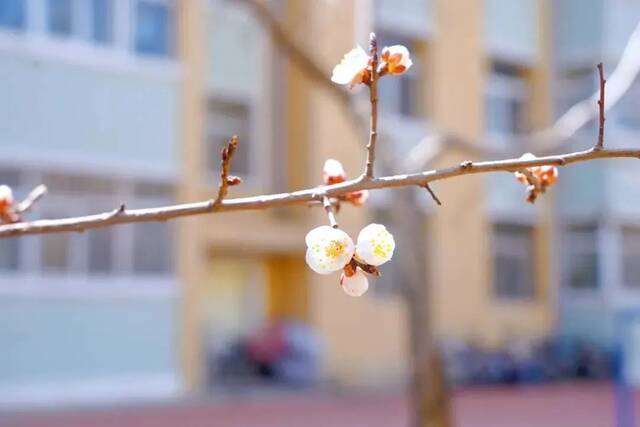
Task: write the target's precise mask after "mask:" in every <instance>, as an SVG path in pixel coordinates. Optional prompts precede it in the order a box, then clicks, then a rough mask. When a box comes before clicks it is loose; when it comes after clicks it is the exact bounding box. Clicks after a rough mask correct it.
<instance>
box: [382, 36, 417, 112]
mask: <svg viewBox="0 0 640 427" xmlns="http://www.w3.org/2000/svg"><path fill="white" fill-rule="evenodd" d="M397 44H400V45H403V46H406V47H407V48H408V49H409V51H411V52H412V61H413V62H414V65H413V66H412V67H411V69H410V70H409V71H408V72H406V73H405V74H403V75H401V76H396V77H393V78H382V79H380V81H379V83H378V92H379V93H378V95H379V97H380V99H384V102H382V103H381V104H380V109H381V111H382V112H385V113H388V114H393V115H397V116H403V117H420V107H421V106H420V104H421V98H420V94H421V89H420V79H419V77H420V71H419V68H420V58H418V56H417V55H416V54H415V49H413V48H412V47H413V46H414V45H415V43H414V42H413V41H412V40H410V39H407V38H405V37H400V36H397V35H393V34H390V33H385V32H383V31H380V32H379V33H378V46H380V47H381V48H383V47H384V46H393V45H397Z"/></svg>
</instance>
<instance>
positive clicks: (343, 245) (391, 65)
mask: <svg viewBox="0 0 640 427" xmlns="http://www.w3.org/2000/svg"><path fill="white" fill-rule="evenodd" d="M411 65H412V61H411V58H410V55H409V51H408V50H407V49H406V47H404V46H390V47H385V48H383V49H382V51H381V53H380V55H379V56H378V47H377V40H376V38H375V35H373V34H372V35H371V38H370V50H369V53H367V52H365V51H364V49H362V48H360V47H357V48H356V49H353V50H352V51H350V52H349V53H347V54H346V55H345V56H344V58H343V60H342V61H341V62H340V63H339V64H338V65H337V66H336V67H335V68H334V70H333V75H332V77H331V80H332V81H333V82H334V83H338V84H341V85H345V86H347V87H348V88H352V87H353V86H355V85H360V84H362V85H365V86H367V87H368V88H369V91H370V93H369V94H370V97H369V99H370V103H371V117H370V129H369V141H368V144H367V148H366V153H367V156H366V163H365V167H364V172H363V173H362V175H360V176H359V177H357V178H354V179H347V175H346V173H345V171H344V168H343V166H342V164H341V163H340V162H339V161H337V160H335V159H329V160H327V161H326V162H325V164H324V168H323V171H322V181H323V184H322V185H321V186H319V187H315V188H308V189H305V190H300V191H295V192H291V193H279V194H270V195H260V196H253V197H244V198H235V199H226V196H227V192H228V188H229V187H230V186H233V185H237V184H239V183H240V179H239V178H237V177H234V176H232V175H230V170H231V161H232V158H233V155H234V153H235V151H236V149H237V146H238V140H237V138H236V137H232V138H231V140H230V141H229V143H228V144H227V145H226V146H225V148H224V149H223V150H222V153H221V172H220V184H219V187H218V193H217V196H216V197H215V198H212V199H209V200H205V201H201V202H195V203H186V204H180V205H172V206H164V207H158V208H147V209H126V208H125V207H124V205H121V206H120V207H118V208H117V209H115V210H112V211H109V212H105V213H101V214H96V215H89V216H82V217H73V218H63V219H52V220H49V219H43V220H37V221H30V222H21V221H22V218H21V216H22V214H24V213H25V212H26V211H28V210H29V208H30V207H31V206H32V205H33V204H34V203H35V202H36V201H37V200H38V199H39V198H40V197H42V195H44V194H45V192H46V188H45V187H44V186H41V187H38V188H36V189H35V190H34V191H33V192H32V193H31V194H30V195H29V197H27V198H26V199H25V200H24V201H23V202H21V203H18V204H16V203H14V199H13V193H12V191H11V189H10V188H9V187H7V186H0V222H2V223H4V225H0V238H7V237H14V236H24V235H31V234H44V233H59V232H68V231H84V230H88V229H93V228H101V227H107V226H111V225H115V224H125V223H136V222H148V221H165V220H168V219H173V218H178V217H183V216H191V215H200V214H209V213H215V212H223V211H237V210H251V209H266V208H271V207H277V206H284V205H293V204H321V205H322V206H323V207H324V209H325V210H326V212H327V216H328V220H329V224H330V225H328V226H320V227H316V228H314V229H313V230H311V231H310V232H309V233H308V234H307V237H306V239H305V240H306V245H307V255H306V260H307V263H308V264H309V266H310V267H311V268H312V269H313V270H314V271H316V272H318V273H320V274H329V273H331V272H334V271H340V270H342V277H341V279H340V283H341V285H342V287H343V289H344V290H345V292H346V293H347V294H349V295H352V296H358V295H362V294H363V293H364V292H365V291H366V289H367V288H368V279H367V275H374V276H378V275H380V271H379V270H378V267H379V266H380V265H382V264H384V263H386V262H387V261H389V260H390V259H391V257H392V255H393V252H394V249H395V241H394V239H393V236H392V235H391V233H390V232H389V231H388V230H387V229H386V227H385V226H384V225H381V224H370V225H368V226H367V227H365V228H364V229H363V230H362V231H361V232H360V233H359V235H358V238H357V239H356V243H354V242H353V240H352V239H351V237H350V236H349V235H348V234H347V233H345V232H344V231H343V230H340V229H339V228H338V223H337V220H336V217H335V215H336V212H337V211H338V209H339V208H340V204H341V203H344V202H346V203H351V204H353V205H355V206H362V205H363V204H364V203H365V202H366V201H367V199H368V196H369V190H374V189H381V188H396V187H408V186H416V185H417V186H420V187H424V188H425V189H427V191H429V193H430V194H431V196H432V197H433V199H434V201H436V203H438V204H440V200H439V199H438V197H437V196H436V195H435V193H434V192H433V191H432V189H431V187H430V186H429V184H430V183H431V182H433V181H438V180H443V179H449V178H454V177H458V176H463V175H471V174H479V173H489V172H510V173H514V174H515V177H516V179H517V180H518V181H520V182H522V183H523V184H525V185H526V186H527V201H529V202H531V203H533V202H534V201H535V200H536V199H537V198H538V197H539V196H540V195H541V194H544V193H545V192H546V191H547V190H548V189H549V188H550V187H551V186H553V185H554V184H555V183H556V182H557V181H558V169H557V168H558V167H559V166H565V165H569V164H572V163H578V162H585V161H591V160H596V159H611V158H640V149H638V150H633V149H627V150H613V149H605V148H604V122H605V118H604V111H605V110H604V108H603V106H604V84H605V80H604V73H603V71H602V66H601V65H600V66H599V67H598V70H599V74H600V89H601V93H600V100H599V105H600V128H599V133H598V140H597V143H596V144H595V145H594V147H593V148H592V149H590V150H586V151H578V152H572V153H567V154H561V155H555V156H546V157H535V156H534V155H533V154H530V153H527V154H525V155H523V156H522V157H520V158H515V159H507V160H495V161H485V162H472V161H465V162H462V163H460V164H457V165H452V166H449V167H445V168H442V169H433V170H426V171H423V172H418V173H413V174H400V175H392V176H384V177H376V176H375V175H374V164H375V149H376V136H377V105H378V96H377V82H378V79H380V78H386V77H393V76H397V75H401V74H403V73H405V72H407V71H408V70H409V69H410V68H411Z"/></svg>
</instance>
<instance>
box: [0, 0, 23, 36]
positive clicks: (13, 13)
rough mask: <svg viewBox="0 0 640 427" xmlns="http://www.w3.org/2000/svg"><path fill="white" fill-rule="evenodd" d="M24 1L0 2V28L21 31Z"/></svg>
mask: <svg viewBox="0 0 640 427" xmlns="http://www.w3.org/2000/svg"><path fill="white" fill-rule="evenodd" d="M25 11H26V4H25V0H1V1H0V28H8V29H11V30H22V29H24V27H25V22H26V19H25V16H26V12H25Z"/></svg>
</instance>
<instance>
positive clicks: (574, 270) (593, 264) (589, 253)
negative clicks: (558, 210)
mask: <svg viewBox="0 0 640 427" xmlns="http://www.w3.org/2000/svg"><path fill="white" fill-rule="evenodd" d="M597 250H598V227H597V225H595V224H574V225H571V226H569V227H568V233H567V252H568V255H567V258H568V260H567V269H568V275H567V280H568V281H567V285H568V286H569V287H570V288H572V289H576V290H581V289H582V290H583V289H596V288H597V287H598V274H599V272H598V252H597Z"/></svg>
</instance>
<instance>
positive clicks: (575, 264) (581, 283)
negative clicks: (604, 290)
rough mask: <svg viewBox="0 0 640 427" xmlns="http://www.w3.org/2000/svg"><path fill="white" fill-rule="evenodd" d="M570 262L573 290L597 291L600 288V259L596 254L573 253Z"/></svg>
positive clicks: (570, 279) (570, 282)
mask: <svg viewBox="0 0 640 427" xmlns="http://www.w3.org/2000/svg"><path fill="white" fill-rule="evenodd" d="M569 262H570V265H569V268H570V273H569V286H570V287H571V288H573V289H595V288H596V287H597V286H598V257H597V255H596V254H595V253H585V254H579V253H573V254H571V256H570V257H569Z"/></svg>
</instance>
